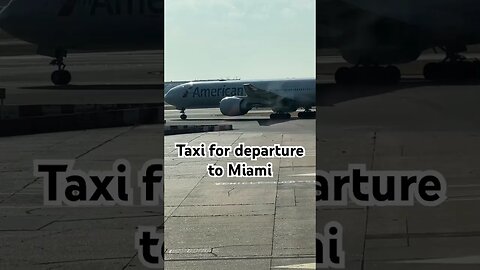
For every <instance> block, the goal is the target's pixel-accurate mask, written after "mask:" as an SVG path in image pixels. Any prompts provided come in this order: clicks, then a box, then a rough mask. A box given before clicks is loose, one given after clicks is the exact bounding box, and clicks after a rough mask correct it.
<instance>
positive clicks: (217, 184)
mask: <svg viewBox="0 0 480 270" xmlns="http://www.w3.org/2000/svg"><path fill="white" fill-rule="evenodd" d="M308 183H315V180H300V181H295V180H291V181H278V182H275V181H258V182H253V181H250V182H225V183H222V182H217V183H215V185H216V186H231V185H282V184H308Z"/></svg>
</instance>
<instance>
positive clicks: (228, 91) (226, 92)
mask: <svg viewBox="0 0 480 270" xmlns="http://www.w3.org/2000/svg"><path fill="white" fill-rule="evenodd" d="M187 95H188V93H187ZM244 95H245V94H244V89H243V86H242V87H227V86H226V85H223V87H220V88H200V87H198V86H197V87H195V89H194V90H193V94H192V97H194V98H195V97H200V98H201V97H206V98H207V97H231V96H244Z"/></svg>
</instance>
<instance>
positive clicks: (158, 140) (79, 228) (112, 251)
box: [0, 125, 163, 269]
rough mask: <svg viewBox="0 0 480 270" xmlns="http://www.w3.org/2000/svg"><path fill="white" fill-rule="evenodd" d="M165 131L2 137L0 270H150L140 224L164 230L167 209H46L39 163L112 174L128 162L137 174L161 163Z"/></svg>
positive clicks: (121, 130) (129, 129) (126, 129)
mask: <svg viewBox="0 0 480 270" xmlns="http://www.w3.org/2000/svg"><path fill="white" fill-rule="evenodd" d="M162 132H163V126H162V125H150V126H137V127H122V128H110V129H96V130H84V131H72V132H59V133H49V134H38V135H27V136H15V137H2V138H0V151H1V152H2V153H4V154H2V158H1V163H0V179H1V181H0V211H1V213H2V214H1V216H0V242H1V243H2V247H1V248H0V268H1V269H144V268H143V267H142V265H141V264H140V262H139V260H138V258H137V252H136V250H135V238H134V233H135V231H136V228H137V226H139V225H144V226H159V227H160V226H161V225H162V223H163V207H73V208H72V207H51V206H50V207H46V206H44V204H43V179H40V178H37V177H34V175H33V160H36V159H71V160H75V168H76V169H80V170H85V171H89V170H106V171H109V170H111V169H112V164H113V162H114V161H115V160H117V159H119V158H124V159H127V160H128V161H130V163H131V166H132V172H136V171H138V170H139V169H140V168H141V166H142V164H143V163H144V162H146V161H147V160H150V159H155V158H161V156H159V153H162V148H163V140H162ZM132 179H133V181H136V177H135V174H134V176H133V178H132ZM137 195H138V194H137Z"/></svg>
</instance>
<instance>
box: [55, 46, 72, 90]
mask: <svg viewBox="0 0 480 270" xmlns="http://www.w3.org/2000/svg"><path fill="white" fill-rule="evenodd" d="M66 56H67V53H66V52H65V51H63V50H59V51H57V52H56V56H55V59H53V60H52V61H51V62H50V65H54V66H57V70H55V71H54V72H52V75H51V80H52V83H53V84H55V85H68V84H69V83H70V81H71V80H72V75H71V74H70V72H69V71H68V70H66V69H65V67H66V65H65V63H64V61H63V59H64V58H65V57H66Z"/></svg>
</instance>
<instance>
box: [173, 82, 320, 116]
mask: <svg viewBox="0 0 480 270" xmlns="http://www.w3.org/2000/svg"><path fill="white" fill-rule="evenodd" d="M315 87H316V84H315V80H314V79H284V80H230V81H227V80H219V81H207V82H206V81H198V82H189V83H184V84H181V85H178V86H175V87H173V88H172V89H170V91H168V92H167V93H166V94H165V96H164V100H165V102H166V103H168V104H170V105H173V106H175V107H176V108H177V109H178V110H180V112H181V116H180V118H181V119H182V120H186V119H187V115H186V114H185V109H188V108H220V111H221V113H222V114H223V115H226V116H239V115H244V114H246V113H248V112H249V111H250V110H251V109H253V108H256V107H270V108H272V110H273V112H274V113H272V114H271V115H270V118H271V119H289V118H290V117H291V115H290V113H291V112H295V111H296V110H297V109H298V108H303V109H304V110H305V111H303V112H299V113H298V117H299V118H303V119H314V118H315V112H314V111H311V109H312V107H314V106H315V98H316V94H315V93H316V92H315Z"/></svg>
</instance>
